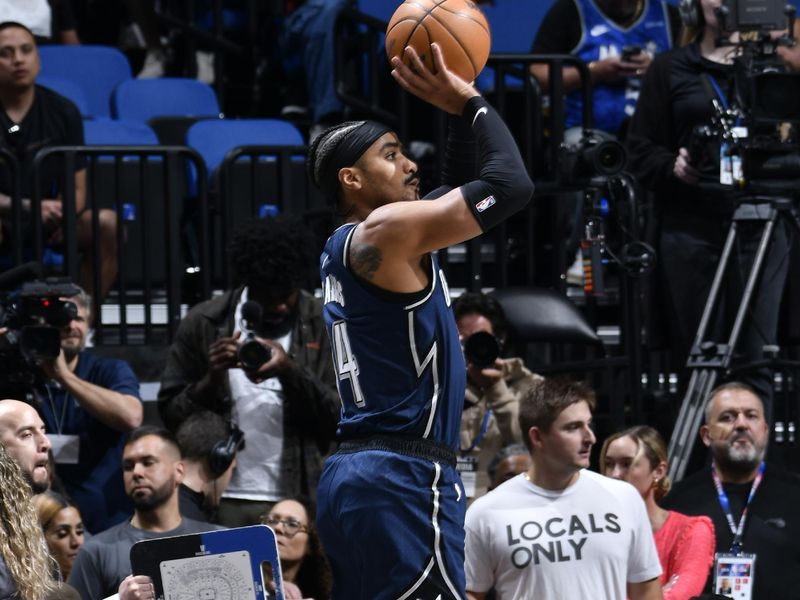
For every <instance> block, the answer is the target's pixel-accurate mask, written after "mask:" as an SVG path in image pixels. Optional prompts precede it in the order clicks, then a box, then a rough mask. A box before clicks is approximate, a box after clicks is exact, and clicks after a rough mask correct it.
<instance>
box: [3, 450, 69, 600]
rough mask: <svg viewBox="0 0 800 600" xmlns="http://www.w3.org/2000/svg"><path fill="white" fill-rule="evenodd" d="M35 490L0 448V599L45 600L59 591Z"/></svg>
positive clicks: (17, 466) (16, 465)
mask: <svg viewBox="0 0 800 600" xmlns="http://www.w3.org/2000/svg"><path fill="white" fill-rule="evenodd" d="M54 568H55V564H54V562H53V559H52V558H51V557H50V555H49V554H48V552H47V544H46V543H45V541H44V536H43V535H42V529H41V527H40V525H39V519H38V518H37V517H36V511H35V510H34V508H33V503H32V502H31V488H30V486H29V485H28V483H27V482H26V481H25V478H24V476H23V475H22V470H21V469H20V467H19V465H18V464H17V463H16V461H15V460H13V459H12V458H11V457H10V456H9V454H8V452H6V449H5V448H4V447H3V446H2V445H0V598H4V599H5V598H13V599H14V600H43V598H45V597H46V596H47V595H48V594H50V593H51V592H53V591H54V590H55V589H56V587H57V586H56V582H55V580H54V579H53V577H52V575H51V574H52V573H53V570H54Z"/></svg>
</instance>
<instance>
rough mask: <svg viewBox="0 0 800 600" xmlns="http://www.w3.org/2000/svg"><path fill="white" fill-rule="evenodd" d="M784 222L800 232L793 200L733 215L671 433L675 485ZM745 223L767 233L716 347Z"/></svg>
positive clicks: (750, 201) (758, 200)
mask: <svg viewBox="0 0 800 600" xmlns="http://www.w3.org/2000/svg"><path fill="white" fill-rule="evenodd" d="M781 217H783V218H786V219H788V222H789V223H790V224H791V225H792V226H793V227H794V228H795V229H796V230H797V231H798V232H800V217H798V214H797V212H796V210H795V208H794V205H793V203H792V199H791V198H787V197H770V196H749V197H746V198H744V199H742V200H741V201H740V203H739V205H738V207H737V208H736V210H735V212H734V214H733V219H732V222H731V225H730V228H729V230H728V235H727V238H726V239H725V244H724V246H723V249H722V254H721V256H720V261H719V265H718V266H717V270H716V272H715V273H714V279H713V281H712V283H711V290H710V292H709V294H708V299H707V300H706V304H705V307H704V308H703V314H702V317H701V318H700V324H699V326H698V328H697V334H696V336H695V339H694V343H693V344H692V349H691V351H690V353H689V358H688V360H687V362H686V366H687V368H689V369H690V370H691V377H690V379H689V385H688V387H687V389H686V394H685V396H684V398H683V403H682V404H681V409H680V412H679V414H678V420H677V421H676V423H675V428H674V430H673V432H672V438H671V439H670V443H669V451H668V454H669V463H670V466H669V476H670V477H671V478H672V480H673V481H677V480H679V479H681V478H682V477H683V475H684V473H685V471H686V466H687V464H688V461H689V457H690V455H691V453H692V449H693V448H694V443H695V439H696V438H697V431H698V428H699V426H700V422H701V420H702V418H703V411H704V409H705V404H706V401H707V400H708V396H709V394H710V392H711V391H712V390H713V389H714V387H715V386H716V384H717V380H718V378H719V377H720V375H721V374H725V373H728V372H729V370H730V366H731V359H732V357H733V353H734V350H735V349H736V344H737V343H738V341H739V335H740V334H741V331H742V327H743V326H744V320H745V317H746V315H747V312H748V309H749V307H750V303H751V300H752V298H753V294H754V293H755V291H756V286H757V284H758V281H759V277H760V276H761V273H762V271H763V269H764V261H765V259H766V257H767V253H768V252H769V249H770V244H771V242H772V239H773V233H774V230H775V225H776V223H777V222H778V220H779V219H780V218H781ZM743 222H757V223H758V222H760V223H763V229H762V231H761V238H760V240H759V243H758V247H757V249H756V253H755V256H754V258H753V263H752V265H751V267H750V272H749V273H748V275H747V279H746V283H745V287H744V291H743V293H742V298H741V301H740V303H739V307H738V309H737V311H736V316H735V318H734V321H733V325H732V326H731V328H730V334H729V336H728V339H727V341H726V342H725V343H717V342H714V341H711V340H708V339H707V338H706V334H707V331H708V329H709V327H710V325H711V321H712V317H713V314H714V310H715V308H717V307H718V305H719V303H720V293H721V290H722V284H723V280H724V278H725V274H726V271H727V267H728V265H729V263H730V260H731V256H732V252H733V247H734V243H735V241H736V237H737V233H738V227H739V224H740V223H743ZM776 310H777V307H776Z"/></svg>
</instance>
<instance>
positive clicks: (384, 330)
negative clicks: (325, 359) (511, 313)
mask: <svg viewBox="0 0 800 600" xmlns="http://www.w3.org/2000/svg"><path fill="white" fill-rule="evenodd" d="M355 230H356V225H355V224H348V225H344V226H342V227H340V228H339V229H337V230H336V231H335V232H334V233H333V235H331V237H330V238H329V239H328V241H327V243H326V244H325V250H324V251H323V253H322V257H321V263H320V264H321V272H322V282H323V286H324V290H325V304H324V309H323V314H324V316H325V325H326V327H327V328H328V335H329V336H330V339H331V347H332V349H333V363H334V368H335V369H336V372H337V376H338V378H337V384H338V386H339V396H340V397H341V399H342V416H341V419H340V421H339V429H338V435H339V437H340V438H341V439H345V440H347V439H356V438H364V437H369V436H372V435H389V436H409V437H419V438H426V439H430V440H433V441H436V442H439V443H442V444H445V445H447V446H450V447H452V448H456V447H457V444H458V432H459V424H460V421H461V411H462V407H463V404H464V390H465V386H466V367H465V364H464V356H463V353H462V351H461V345H460V342H459V339H458V330H457V328H456V324H455V319H454V317H453V313H452V309H451V308H450V294H449V291H448V289H447V282H446V281H445V278H444V274H443V273H442V271H441V270H440V269H439V266H438V263H437V262H436V259H435V257H433V256H431V272H430V274H429V276H430V284H429V285H428V287H427V289H425V290H422V291H421V292H418V293H415V294H398V293H392V292H388V291H386V290H382V289H380V288H378V287H376V286H373V285H371V284H370V283H368V282H366V281H364V280H362V279H360V278H358V277H356V276H355V275H354V274H353V273H352V272H351V271H350V269H349V266H348V252H349V247H350V240H351V239H352V237H353V233H354V232H355Z"/></svg>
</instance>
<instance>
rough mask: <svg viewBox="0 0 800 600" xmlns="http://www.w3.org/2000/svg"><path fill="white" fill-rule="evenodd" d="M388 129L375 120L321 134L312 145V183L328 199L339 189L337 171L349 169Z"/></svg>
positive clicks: (355, 123) (340, 127)
mask: <svg viewBox="0 0 800 600" xmlns="http://www.w3.org/2000/svg"><path fill="white" fill-rule="evenodd" d="M389 131H392V129H391V128H390V127H387V126H386V125H383V124H382V123H377V122H375V121H360V122H358V121H357V122H350V123H343V124H342V125H340V126H339V127H335V128H333V129H329V130H328V131H326V132H325V133H323V134H322V139H321V140H319V143H318V144H316V147H315V149H314V155H313V156H311V157H310V159H311V160H312V161H313V163H312V164H313V169H314V170H313V176H314V182H315V183H316V184H317V186H319V188H320V189H321V190H322V191H323V192H325V193H326V194H328V195H329V196H335V195H336V193H337V191H338V190H339V171H340V170H341V169H344V168H345V167H352V166H353V165H354V164H356V162H358V159H359V158H361V156H362V155H363V154H364V152H366V151H367V149H368V148H369V147H370V146H371V145H372V144H374V143H375V140H377V139H378V138H379V137H381V136H382V135H383V134H385V133H387V132H389Z"/></svg>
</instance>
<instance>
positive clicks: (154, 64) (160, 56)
mask: <svg viewBox="0 0 800 600" xmlns="http://www.w3.org/2000/svg"><path fill="white" fill-rule="evenodd" d="M166 62H167V59H166V56H164V51H163V50H161V49H160V48H156V49H154V50H148V51H147V55H146V56H145V57H144V66H143V67H142V70H141V71H139V74H138V75H137V76H136V77H137V78H139V79H157V78H158V77H163V76H164V66H165V65H166Z"/></svg>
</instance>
